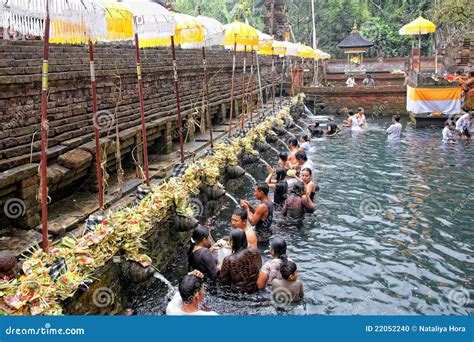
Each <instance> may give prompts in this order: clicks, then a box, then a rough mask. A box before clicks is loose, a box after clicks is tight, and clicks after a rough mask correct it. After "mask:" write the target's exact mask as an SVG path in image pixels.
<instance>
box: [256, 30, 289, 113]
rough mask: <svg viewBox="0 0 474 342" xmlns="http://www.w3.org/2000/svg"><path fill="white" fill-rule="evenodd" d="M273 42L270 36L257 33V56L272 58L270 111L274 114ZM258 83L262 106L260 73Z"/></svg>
mask: <svg viewBox="0 0 474 342" xmlns="http://www.w3.org/2000/svg"><path fill="white" fill-rule="evenodd" d="M275 42H276V41H275V40H274V39H273V37H272V36H270V35H268V34H265V33H262V32H260V31H258V54H259V55H271V56H272V110H273V112H275V48H274V44H275ZM285 51H286V48H285ZM257 65H258V64H257ZM259 82H260V96H261V97H262V105H263V95H262V82H261V80H260V73H259Z"/></svg>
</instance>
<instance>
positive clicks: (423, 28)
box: [398, 16, 436, 36]
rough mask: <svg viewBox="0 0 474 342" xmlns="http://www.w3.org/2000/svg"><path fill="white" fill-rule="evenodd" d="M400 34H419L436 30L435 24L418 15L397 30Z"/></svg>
mask: <svg viewBox="0 0 474 342" xmlns="http://www.w3.org/2000/svg"><path fill="white" fill-rule="evenodd" d="M398 32H399V34H400V35H402V36H403V35H413V36H417V35H421V34H428V33H433V32H436V25H435V24H433V23H432V22H431V21H429V20H428V19H425V18H423V17H422V16H419V17H418V18H416V19H415V20H413V21H412V22H410V23H408V24H406V25H405V26H403V27H402V28H401V29H400V30H399V31H398Z"/></svg>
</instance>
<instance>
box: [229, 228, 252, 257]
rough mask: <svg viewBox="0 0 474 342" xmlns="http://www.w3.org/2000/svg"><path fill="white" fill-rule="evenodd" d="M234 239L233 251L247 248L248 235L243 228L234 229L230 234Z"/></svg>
mask: <svg viewBox="0 0 474 342" xmlns="http://www.w3.org/2000/svg"><path fill="white" fill-rule="evenodd" d="M229 239H230V241H232V253H236V252H238V251H240V250H241V249H245V248H247V246H248V245H247V236H246V234H245V232H244V231H243V230H242V229H232V230H231V231H230V235H229Z"/></svg>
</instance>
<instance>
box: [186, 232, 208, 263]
mask: <svg viewBox="0 0 474 342" xmlns="http://www.w3.org/2000/svg"><path fill="white" fill-rule="evenodd" d="M208 236H209V228H207V227H205V226H203V225H201V224H199V225H198V226H197V227H196V228H194V230H193V235H192V236H191V243H190V245H189V248H188V260H189V258H190V257H191V254H193V249H194V247H195V246H196V245H197V244H198V243H200V242H201V241H202V240H204V239H207V237H208Z"/></svg>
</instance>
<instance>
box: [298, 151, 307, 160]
mask: <svg viewBox="0 0 474 342" xmlns="http://www.w3.org/2000/svg"><path fill="white" fill-rule="evenodd" d="M295 157H296V160H301V159H302V160H304V161H307V160H308V156H307V155H306V153H305V152H304V151H298V152H296V154H295Z"/></svg>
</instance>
